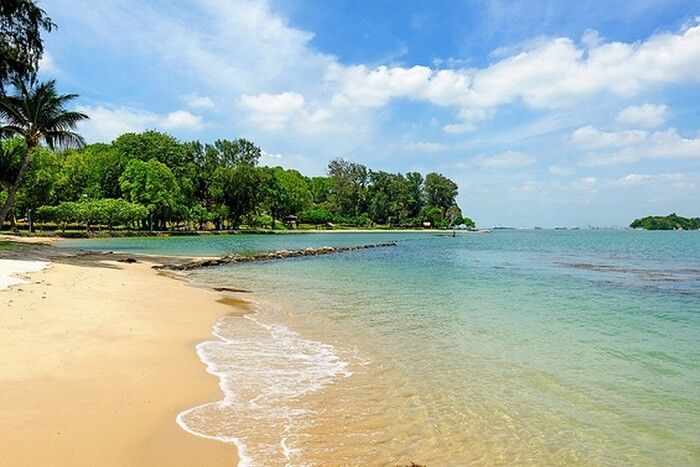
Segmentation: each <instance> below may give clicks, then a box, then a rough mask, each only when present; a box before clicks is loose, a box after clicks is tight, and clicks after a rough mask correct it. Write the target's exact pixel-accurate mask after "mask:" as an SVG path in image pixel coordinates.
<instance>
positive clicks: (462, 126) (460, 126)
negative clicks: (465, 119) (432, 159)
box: [442, 123, 476, 134]
mask: <svg viewBox="0 0 700 467" xmlns="http://www.w3.org/2000/svg"><path fill="white" fill-rule="evenodd" d="M474 130H476V125H474V124H473V123H450V124H449V125H445V126H443V127H442V131H444V132H445V133H452V134H459V133H469V132H470V131H474Z"/></svg>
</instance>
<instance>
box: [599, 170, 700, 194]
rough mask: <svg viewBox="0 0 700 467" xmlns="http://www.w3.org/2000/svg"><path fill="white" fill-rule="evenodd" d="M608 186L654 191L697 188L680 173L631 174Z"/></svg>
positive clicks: (686, 176)
mask: <svg viewBox="0 0 700 467" xmlns="http://www.w3.org/2000/svg"><path fill="white" fill-rule="evenodd" d="M696 178H697V177H696ZM610 184H611V185H613V186H620V187H628V188H638V187H654V188H656V189H662V190H663V189H666V190H673V191H684V190H692V189H694V188H696V186H697V185H696V184H695V183H694V181H693V180H692V179H691V177H689V176H688V175H686V174H682V173H662V174H654V175H651V174H638V173H631V174H628V175H625V176H624V177H620V178H618V179H615V180H613V181H611V182H610Z"/></svg>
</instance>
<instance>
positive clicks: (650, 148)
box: [577, 127, 700, 166]
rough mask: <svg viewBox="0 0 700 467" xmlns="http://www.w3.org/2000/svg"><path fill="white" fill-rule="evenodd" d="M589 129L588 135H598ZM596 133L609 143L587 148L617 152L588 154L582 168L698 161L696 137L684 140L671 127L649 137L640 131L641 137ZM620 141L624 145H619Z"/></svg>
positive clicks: (699, 153) (698, 150) (699, 157)
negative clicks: (635, 163) (664, 161)
mask: <svg viewBox="0 0 700 467" xmlns="http://www.w3.org/2000/svg"><path fill="white" fill-rule="evenodd" d="M590 128H592V127H590ZM593 130H594V131H590V134H595V132H598V130H596V129H595V128H593ZM577 131H578V130H577ZM599 133H601V134H603V135H605V136H604V137H603V140H605V141H606V142H608V143H609V144H607V145H603V144H598V145H591V146H589V147H599V148H600V147H604V146H608V147H612V146H617V147H620V149H618V150H617V151H615V152H612V153H597V154H596V153H593V154H588V155H587V156H586V157H585V158H584V160H583V165H589V166H606V165H617V164H629V163H633V162H637V161H639V160H642V159H700V138H693V139H691V138H684V137H682V136H680V135H679V134H678V133H677V132H676V130H675V128H669V129H668V130H664V131H655V132H653V133H651V134H647V133H646V132H643V133H644V134H645V136H644V137H643V138H632V137H630V136H629V134H628V132H620V133H606V132H599ZM587 141H588V140H587ZM591 141H595V139H592V140H591ZM622 141H625V142H624V143H622Z"/></svg>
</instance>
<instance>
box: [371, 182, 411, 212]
mask: <svg viewBox="0 0 700 467" xmlns="http://www.w3.org/2000/svg"><path fill="white" fill-rule="evenodd" d="M410 189H411V185H410V183H409V182H408V181H407V180H406V179H405V178H404V176H403V175H401V174H391V173H387V172H371V174H370V186H369V216H370V218H371V219H372V220H373V221H374V222H376V223H378V224H389V225H398V224H401V223H403V222H405V221H406V219H407V218H408V215H409V204H410V201H411V199H410Z"/></svg>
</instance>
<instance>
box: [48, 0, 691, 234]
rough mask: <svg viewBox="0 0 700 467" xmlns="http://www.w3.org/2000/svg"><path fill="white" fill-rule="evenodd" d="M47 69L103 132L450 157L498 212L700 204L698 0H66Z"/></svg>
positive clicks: (507, 215)
mask: <svg viewBox="0 0 700 467" xmlns="http://www.w3.org/2000/svg"><path fill="white" fill-rule="evenodd" d="M43 7H44V8H45V9H46V10H47V12H48V13H49V15H50V16H51V17H52V18H53V19H54V21H55V22H56V23H57V24H58V29H57V30H56V31H54V32H52V33H51V34H50V35H48V36H47V38H46V46H47V51H48V53H47V55H46V57H45V59H44V60H43V62H42V72H41V73H42V76H43V77H53V78H56V79H57V80H58V82H59V86H60V88H61V89H62V90H64V91H66V92H68V91H69V92H76V93H78V94H79V95H80V98H79V99H78V108H79V109H80V110H82V111H84V112H86V113H87V114H88V115H90V117H91V120H90V121H89V122H88V123H86V124H85V125H83V126H82V127H81V128H80V130H81V131H82V132H83V134H84V135H85V136H86V138H87V139H88V140H89V141H111V140H112V139H113V138H114V137H115V136H117V135H119V134H120V133H122V132H126V131H143V130H146V129H158V130H162V131H167V132H169V133H172V134H173V135H175V136H177V137H178V138H180V139H182V140H190V139H200V140H203V141H211V140H214V139H216V138H236V137H246V138H249V139H252V140H253V141H255V142H256V143H257V144H258V145H260V146H261V147H262V148H263V149H264V150H265V156H264V158H263V163H265V164H269V165H283V166H286V167H294V168H298V169H300V170H301V171H302V172H304V173H307V174H311V175H316V174H323V173H324V172H325V167H326V165H327V163H328V161H329V160H330V159H332V158H334V157H337V156H343V157H346V158H348V159H351V160H353V161H357V162H362V163H364V164H366V165H368V166H370V167H372V168H375V169H382V170H388V171H394V172H406V171H409V170H419V171H422V172H428V171H438V172H442V173H444V174H445V175H447V176H449V177H450V178H452V179H453V180H455V181H456V182H457V183H458V184H459V186H460V196H459V199H458V201H459V203H460V205H461V206H462V208H463V211H464V212H465V214H467V215H469V216H471V217H473V218H474V219H475V220H476V222H477V223H478V224H479V225H482V226H489V225H495V224H503V225H515V226H535V225H541V226H553V225H581V226H585V225H589V224H591V225H603V226H609V225H619V226H622V225H626V224H627V223H629V221H630V220H632V218H634V217H639V216H642V215H646V214H649V213H654V214H667V213H669V212H671V211H675V212H677V213H678V214H681V215H692V216H697V215H700V105H699V103H700V2H698V1H687V0H686V1H596V2H585V1H579V2H562V1H552V2H536V1H522V2H517V1H515V2H505V1H458V0H452V1H437V0H434V1H410V2H409V1H383V2H382V1H378V0H375V1H358V0H352V1H351V0H348V1H337V0H336V1H324V2H317V1H313V2H311V1H301V0H285V1H274V0H270V1H268V2H265V1H255V2H246V1H238V0H192V1H188V2H184V1H183V2H172V1H166V0H160V1H155V0H154V1H136V0H100V1H99V2H94V1H88V0H57V1H52V2H44V3H43Z"/></svg>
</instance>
